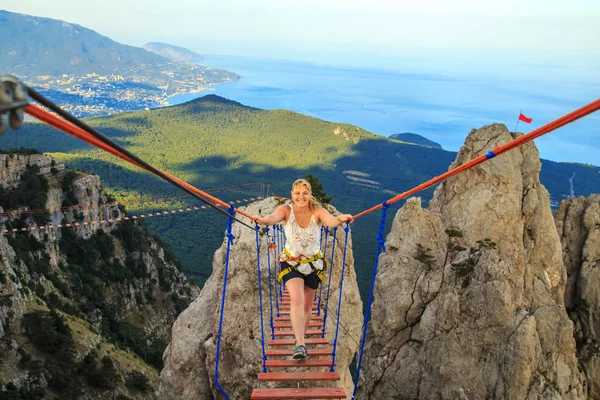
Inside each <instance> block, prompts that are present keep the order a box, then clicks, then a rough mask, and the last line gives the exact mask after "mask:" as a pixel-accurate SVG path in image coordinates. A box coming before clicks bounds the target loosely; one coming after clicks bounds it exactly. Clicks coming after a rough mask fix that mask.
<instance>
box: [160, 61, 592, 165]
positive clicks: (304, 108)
mask: <svg viewBox="0 0 600 400" xmlns="http://www.w3.org/2000/svg"><path fill="white" fill-rule="evenodd" d="M200 64H202V65H205V66H209V67H213V68H224V69H227V70H229V71H232V72H235V73H237V74H238V75H240V76H241V78H240V79H239V80H237V81H235V82H231V83H226V84H221V85H216V86H214V87H212V88H210V89H209V90H207V91H204V92H200V93H194V94H189V95H177V96H173V97H172V98H171V99H170V101H171V103H172V104H180V103H182V102H185V101H189V100H191V99H193V98H196V97H200V96H203V95H205V94H210V93H214V94H217V95H219V96H222V97H225V98H228V99H231V100H235V101H238V102H240V103H242V104H244V105H248V106H252V107H257V108H262V109H278V108H282V109H287V110H292V111H296V112H299V113H302V114H306V115H309V116H312V117H316V118H320V119H323V120H326V121H333V122H345V123H349V124H353V125H357V126H360V127H361V128H364V129H366V130H369V131H371V132H373V133H377V134H381V135H385V136H389V135H390V134H393V133H402V132H412V133H417V134H420V135H423V136H425V137H427V138H428V139H430V140H433V141H435V142H438V143H439V144H441V145H442V146H443V147H444V148H445V149H446V150H452V151H456V150H458V149H459V148H460V146H461V145H462V144H463V142H464V138H465V137H466V135H467V134H468V133H469V131H470V130H471V129H473V128H479V127H481V126H483V125H486V124H491V123H494V122H498V123H503V124H506V125H507V126H508V128H509V129H510V130H514V129H515V124H516V122H517V117H518V115H519V112H520V111H521V110H522V112H523V114H525V115H526V116H528V117H530V118H533V123H531V124H524V123H519V126H518V130H519V131H522V132H525V133H527V132H529V131H531V130H532V129H535V128H537V127H539V126H542V125H544V124H546V123H548V122H550V121H552V120H554V119H556V118H558V117H560V116H562V115H564V114H566V113H568V112H571V111H573V110H574V109H576V108H579V107H581V106H583V105H585V104H587V103H589V102H591V101H593V100H595V99H597V98H598V97H600V96H599V95H600V79H599V80H595V81H594V80H593V79H592V80H590V79H589V78H582V75H578V74H575V73H573V71H572V70H567V69H566V68H557V67H556V66H552V67H544V66H543V65H540V66H530V65H528V66H527V69H526V70H525V69H523V68H521V70H519V71H516V72H515V73H513V74H511V73H507V71H506V70H501V69H500V68H498V69H497V70H496V71H494V70H492V69H489V68H484V66H482V68H481V70H480V71H479V72H478V69H477V65H475V66H473V65H470V66H469V68H468V71H467V69H466V68H465V69H464V70H461V69H460V68H457V67H456V64H455V65H453V68H451V69H450V68H448V70H447V71H446V70H445V69H444V65H441V64H440V65H437V64H436V65H427V66H426V68H425V67H423V68H420V67H418V66H417V65H416V64H414V63H413V64H411V65H410V66H408V67H407V66H405V67H398V68H397V70H392V69H378V68H356V67H354V68H352V67H335V66H327V65H319V64H315V63H309V62H297V61H285V60H273V59H260V58H249V57H235V56H206V58H205V60H203V61H201V62H200ZM423 65H425V64H423ZM420 71H427V72H420ZM449 71H451V72H449ZM567 72H570V73H567ZM599 76H600V75H599ZM597 114H598V113H597ZM599 127H600V115H592V116H590V117H587V118H585V119H583V120H580V121H578V122H576V123H573V124H571V125H569V126H567V127H564V128H561V129H559V130H557V131H556V132H554V133H551V134H548V135H546V136H545V137H542V138H540V139H537V140H536V144H537V146H538V148H539V149H540V155H541V157H542V158H545V159H550V160H553V161H575V162H583V163H590V164H595V165H600V128H599Z"/></svg>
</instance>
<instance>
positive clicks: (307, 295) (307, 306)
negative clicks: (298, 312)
mask: <svg viewBox="0 0 600 400" xmlns="http://www.w3.org/2000/svg"><path fill="white" fill-rule="evenodd" d="M316 291H317V290H316V289H311V288H309V287H308V286H304V332H307V331H308V324H310V317H311V316H312V304H313V299H314V298H315V292H316Z"/></svg>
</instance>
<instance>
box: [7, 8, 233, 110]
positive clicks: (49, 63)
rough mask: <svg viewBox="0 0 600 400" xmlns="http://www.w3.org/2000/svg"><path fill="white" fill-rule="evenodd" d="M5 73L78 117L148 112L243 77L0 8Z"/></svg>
mask: <svg viewBox="0 0 600 400" xmlns="http://www.w3.org/2000/svg"><path fill="white" fill-rule="evenodd" d="M0 29H1V30H2V40H0V74H13V75H17V76H18V77H20V78H21V79H23V80H24V81H25V83H27V84H28V85H30V86H33V87H35V88H36V89H38V90H39V91H41V92H42V93H43V94H44V95H46V96H48V97H50V98H51V99H52V100H53V101H55V102H56V103H57V104H59V105H60V106H61V107H63V108H65V109H66V110H67V111H70V112H72V113H74V114H76V115H77V116H88V115H103V114H111V113H115V112H119V111H124V110H141V109H142V110H143V109H146V108H152V107H156V106H158V105H161V104H168V102H167V101H166V100H167V98H168V97H169V96H172V95H174V94H178V93H189V92H197V91H200V90H203V89H205V88H206V87H207V86H208V85H213V84H217V83H222V82H229V81H232V80H235V79H238V78H239V77H238V76H237V75H236V74H234V73H232V72H229V71H225V70H222V69H215V68H206V67H202V66H200V65H194V64H190V63H187V62H181V61H174V60H170V59H168V58H165V57H162V56H159V55H157V54H154V53H151V52H149V51H146V50H144V49H142V48H140V47H133V46H126V45H123V44H120V43H117V42H115V41H113V40H111V39H109V38H108V37H106V36H102V35H100V34H98V33H96V32H94V31H92V30H90V29H87V28H84V27H82V26H80V25H76V24H71V23H68V22H64V21H59V20H55V19H50V18H40V17H33V16H30V15H25V14H16V13H11V12H7V11H0Z"/></svg>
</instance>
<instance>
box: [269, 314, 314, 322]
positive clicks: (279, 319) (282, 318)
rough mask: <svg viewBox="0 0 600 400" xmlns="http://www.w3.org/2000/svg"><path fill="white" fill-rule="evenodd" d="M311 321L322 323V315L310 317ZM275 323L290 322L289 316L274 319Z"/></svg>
mask: <svg viewBox="0 0 600 400" xmlns="http://www.w3.org/2000/svg"><path fill="white" fill-rule="evenodd" d="M310 319H311V320H312V321H323V315H312V316H311V317H310ZM275 321H290V317H289V315H288V316H286V317H275Z"/></svg>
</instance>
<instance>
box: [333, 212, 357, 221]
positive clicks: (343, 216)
mask: <svg viewBox="0 0 600 400" xmlns="http://www.w3.org/2000/svg"><path fill="white" fill-rule="evenodd" d="M336 218H337V219H338V220H339V221H340V222H342V223H344V222H350V223H352V222H354V220H353V219H352V215H350V214H340V215H338V216H337V217H336Z"/></svg>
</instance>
